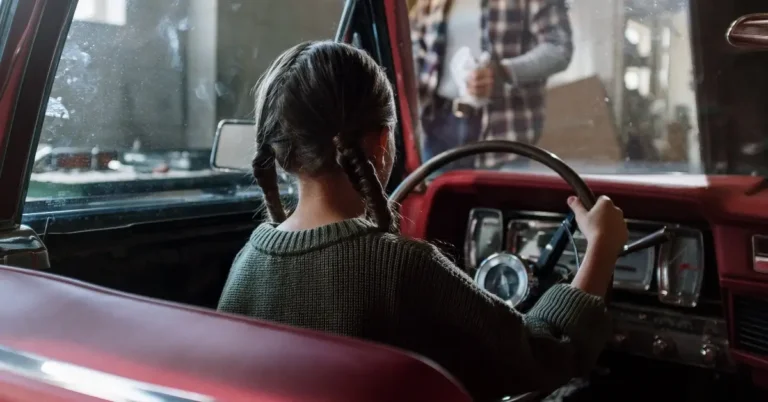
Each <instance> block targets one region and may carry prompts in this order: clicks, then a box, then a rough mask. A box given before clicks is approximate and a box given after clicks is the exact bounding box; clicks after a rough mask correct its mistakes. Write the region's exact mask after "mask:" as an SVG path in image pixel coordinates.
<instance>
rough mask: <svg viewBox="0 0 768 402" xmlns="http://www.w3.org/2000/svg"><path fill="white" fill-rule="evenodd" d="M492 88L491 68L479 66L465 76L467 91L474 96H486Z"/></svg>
mask: <svg viewBox="0 0 768 402" xmlns="http://www.w3.org/2000/svg"><path fill="white" fill-rule="evenodd" d="M492 90H493V69H492V68H490V67H481V68H478V69H476V70H474V71H472V72H471V73H469V76H468V77H467V92H469V94H470V95H472V96H474V97H476V98H480V99H483V98H488V97H490V96H491V91H492Z"/></svg>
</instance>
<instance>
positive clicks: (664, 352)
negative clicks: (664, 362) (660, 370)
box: [653, 336, 675, 357]
mask: <svg viewBox="0 0 768 402" xmlns="http://www.w3.org/2000/svg"><path fill="white" fill-rule="evenodd" d="M674 349H675V345H674V343H672V342H670V341H667V340H666V339H664V338H662V337H659V336H657V337H656V338H654V340H653V354H654V355H656V356H658V357H667V356H669V355H670V354H671V353H672V351H673V350H674Z"/></svg>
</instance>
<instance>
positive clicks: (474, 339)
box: [395, 250, 610, 397]
mask: <svg viewBox="0 0 768 402" xmlns="http://www.w3.org/2000/svg"><path fill="white" fill-rule="evenodd" d="M415 254H417V253H414V256H413V265H412V266H413V269H410V270H406V272H405V273H404V277H403V278H401V280H402V281H403V282H402V283H403V284H406V285H407V286H404V289H405V293H404V294H403V295H402V298H401V299H400V309H401V310H402V311H401V312H400V314H399V316H400V317H403V318H400V320H401V321H400V323H399V325H398V328H397V334H398V338H399V339H397V340H396V342H395V343H396V344H398V346H401V347H403V348H406V349H408V350H413V351H415V352H417V353H420V354H422V355H424V356H426V357H428V358H430V359H432V360H434V361H435V362H436V363H438V364H439V365H441V366H442V367H444V368H445V369H446V370H448V371H449V372H450V373H452V374H453V375H455V376H456V377H457V378H458V379H459V380H460V381H461V382H462V383H463V384H464V385H465V386H466V387H467V389H468V390H469V391H470V393H471V394H473V396H475V397H479V396H483V397H500V396H506V395H517V394H521V393H524V392H529V391H534V390H553V389H554V388H556V387H558V386H559V385H561V384H564V383H566V382H567V381H568V380H569V379H571V378H573V377H577V376H581V375H585V374H588V372H589V370H590V369H591V368H592V367H593V365H594V364H595V362H596V360H597V357H598V355H599V353H600V352H601V350H602V348H603V346H604V344H605V342H606V341H607V339H608V337H609V335H610V318H609V315H608V313H607V310H606V307H605V304H604V302H603V300H602V299H601V298H600V297H597V296H593V295H590V294H587V293H585V292H583V291H581V290H578V289H576V288H574V287H571V286H569V285H555V286H554V287H552V288H551V289H549V290H548V291H547V292H546V293H545V294H544V295H543V296H542V297H541V299H540V300H539V302H538V303H537V304H536V305H535V306H534V307H533V308H532V309H531V310H530V311H529V312H528V313H527V314H525V315H523V314H520V313H519V312H517V311H515V310H514V309H512V308H511V307H509V306H508V305H506V304H505V303H504V302H503V301H501V300H500V299H499V298H497V297H494V296H491V295H489V294H488V293H486V292H485V291H483V290H481V289H480V288H479V287H477V286H476V285H475V284H474V282H473V281H472V280H471V279H470V278H469V277H468V276H467V275H466V274H464V273H463V272H461V271H460V270H459V269H458V268H457V267H456V266H455V265H453V264H452V263H451V262H450V261H449V260H448V259H447V258H445V257H444V256H442V255H441V254H440V253H439V252H438V251H437V250H434V251H433V252H432V253H419V254H422V256H420V257H419V256H417V255H415Z"/></svg>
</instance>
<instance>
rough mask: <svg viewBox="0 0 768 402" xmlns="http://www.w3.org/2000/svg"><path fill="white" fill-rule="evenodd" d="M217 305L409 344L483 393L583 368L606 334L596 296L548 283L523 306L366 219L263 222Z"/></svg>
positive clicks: (565, 376) (513, 389)
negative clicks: (288, 227)
mask: <svg viewBox="0 0 768 402" xmlns="http://www.w3.org/2000/svg"><path fill="white" fill-rule="evenodd" d="M219 310H220V311H223V312H229V313H235V314H243V315H247V316H251V317H255V318H259V319H265V320H269V321H275V322H279V323H284V324H288V325H292V326H296V327H301V328H308V329H313V330H319V331H325V332H330V333H335V334H339V335H346V336H351V337H356V338H363V339H367V340H370V341H374V342H379V343H383V344H388V345H392V346H395V347H399V348H402V349H406V350H409V351H413V352H416V353H418V354H420V355H422V356H425V357H427V358H429V359H431V360H433V361H435V362H436V363H438V364H439V365H441V366H442V367H444V368H445V369H446V370H448V371H449V372H451V373H452V374H453V375H454V376H456V378H457V379H458V380H459V381H460V382H462V383H463V384H464V386H465V387H466V388H467V389H468V391H469V392H470V393H471V394H472V395H473V396H475V397H476V398H479V399H485V398H495V397H500V396H505V395H515V394H519V393H523V392H527V391H531V390H542V389H551V388H555V387H557V386H559V385H560V384H563V383H565V382H566V381H568V380H569V379H570V378H572V377H575V376H580V375H584V374H587V373H588V372H589V370H590V369H591V368H592V366H593V365H594V364H595V362H596V360H597V357H598V354H599V353H600V351H601V349H602V348H603V346H604V344H605V342H606V341H607V339H608V336H609V334H610V319H609V316H608V314H607V312H606V307H605V305H604V303H603V301H602V299H600V298H598V297H595V296H592V295H588V294H586V293H584V292H582V291H580V290H578V289H576V288H573V287H571V286H568V285H555V286H554V287H552V288H550V289H549V290H548V291H547V292H545V293H544V295H543V296H542V297H541V299H540V300H539V301H538V303H537V304H536V305H535V306H534V307H533V308H532V309H531V310H530V311H529V312H528V313H527V314H521V313H519V312H517V311H515V310H514V309H513V308H511V307H509V306H508V305H507V304H505V303H504V302H503V301H502V300H501V299H499V298H497V297H495V296H492V295H490V294H488V293H487V292H485V291H484V290H481V289H480V288H479V287H477V286H476V285H475V284H474V282H473V281H472V280H471V279H470V278H469V276H467V275H466V274H465V273H463V272H462V271H461V270H460V269H459V268H457V267H456V266H455V265H454V264H453V263H452V262H451V261H450V260H449V259H448V258H446V257H445V256H444V255H443V254H442V253H441V252H440V251H439V250H438V249H437V248H436V247H434V246H432V245H429V244H427V243H423V242H418V241H414V240H409V239H405V238H402V237H399V236H396V235H393V234H387V233H381V232H379V231H378V230H377V229H376V228H375V227H374V226H373V225H372V224H370V223H369V222H367V221H366V220H363V219H350V220H346V221H342V222H338V223H334V224H331V225H327V226H322V227H319V228H315V229H310V230H302V231H293V232H288V231H282V230H278V229H277V228H276V227H275V225H274V224H269V223H265V224H262V225H260V226H259V227H258V228H256V230H255V231H254V232H253V234H252V236H251V238H250V240H249V241H248V243H247V244H246V245H245V247H244V248H243V249H242V251H240V253H239V254H238V255H237V257H236V258H235V262H234V264H233V266H232V269H231V271H230V274H229V278H228V279H227V282H226V285H225V287H224V292H223V294H222V297H221V300H220V302H219Z"/></svg>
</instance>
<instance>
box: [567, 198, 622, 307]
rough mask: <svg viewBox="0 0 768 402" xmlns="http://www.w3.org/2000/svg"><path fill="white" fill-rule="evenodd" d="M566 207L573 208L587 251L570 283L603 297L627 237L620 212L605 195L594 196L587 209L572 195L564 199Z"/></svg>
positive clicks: (609, 284)
mask: <svg viewBox="0 0 768 402" xmlns="http://www.w3.org/2000/svg"><path fill="white" fill-rule="evenodd" d="M568 206H569V207H571V210H573V213H574V215H575V217H576V224H578V225H579V230H581V232H582V233H584V237H586V238H587V252H586V254H585V255H584V261H583V262H582V264H581V267H579V270H578V271H577V272H576V276H575V277H574V278H573V282H572V283H571V286H573V287H575V288H578V289H581V290H583V291H584V292H587V293H590V294H593V295H596V296H604V295H605V291H606V290H607V289H608V287H609V286H611V277H612V276H613V270H614V266H615V265H616V259H617V258H618V256H619V253H620V252H621V250H622V249H623V248H624V245H625V244H626V243H627V239H628V238H629V232H628V231H627V223H626V222H624V213H623V212H622V211H621V210H620V209H619V208H616V206H615V205H613V202H611V200H610V199H609V198H608V197H605V196H602V197H600V198H598V199H597V203H595V206H594V207H593V208H592V209H591V210H589V211H587V210H586V208H584V206H583V205H581V201H579V199H578V198H576V197H570V198H568Z"/></svg>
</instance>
